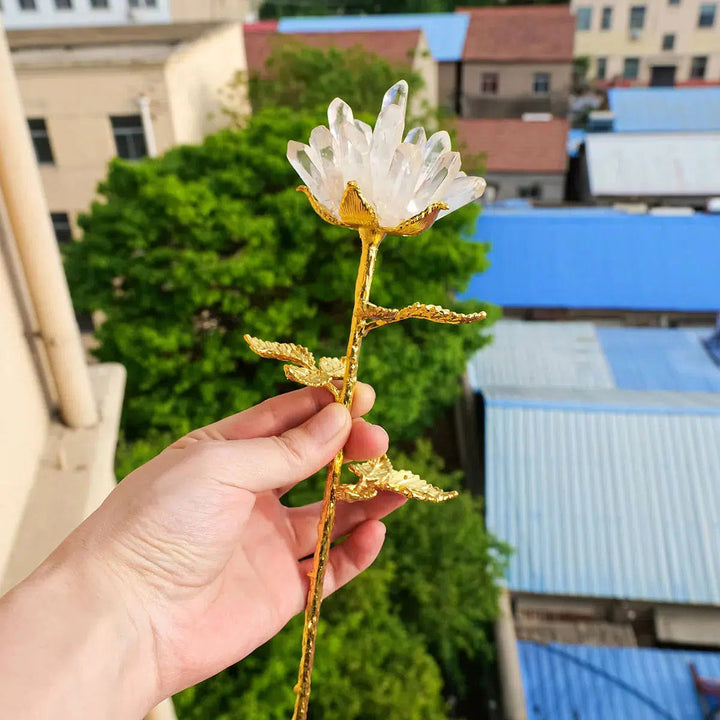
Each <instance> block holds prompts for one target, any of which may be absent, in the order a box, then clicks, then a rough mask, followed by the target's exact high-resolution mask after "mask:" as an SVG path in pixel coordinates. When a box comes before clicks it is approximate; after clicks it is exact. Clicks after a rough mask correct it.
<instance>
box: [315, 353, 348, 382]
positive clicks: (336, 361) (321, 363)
mask: <svg viewBox="0 0 720 720" xmlns="http://www.w3.org/2000/svg"><path fill="white" fill-rule="evenodd" d="M345 365H346V359H345V358H344V357H341V358H334V357H323V358H320V360H318V367H319V368H320V369H321V370H323V371H324V372H326V373H327V374H328V375H329V376H330V377H333V378H343V377H345Z"/></svg>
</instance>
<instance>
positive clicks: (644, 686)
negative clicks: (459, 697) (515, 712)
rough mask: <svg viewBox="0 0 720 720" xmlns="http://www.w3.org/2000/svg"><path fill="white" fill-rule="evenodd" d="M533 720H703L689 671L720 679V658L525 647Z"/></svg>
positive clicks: (524, 667) (522, 662)
mask: <svg viewBox="0 0 720 720" xmlns="http://www.w3.org/2000/svg"><path fill="white" fill-rule="evenodd" d="M518 651H519V654H520V667H521V670H522V679H523V686H524V689H525V700H526V704H527V707H528V717H532V718H536V719H537V720H541V719H542V720H550V719H552V720H607V719H608V718H616V719H617V720H625V719H626V718H632V720H661V719H662V720H686V719H687V718H700V717H701V713H700V709H699V707H698V701H697V696H696V695H695V689H694V687H693V681H692V678H691V677H690V671H689V669H688V665H689V663H694V664H695V665H696V667H697V669H698V672H699V673H700V675H703V676H706V677H711V678H718V677H720V653H715V652H698V651H686V650H658V649H656V648H619V647H591V646H583V645H560V644H557V643H552V644H550V645H540V644H538V643H531V642H519V643H518Z"/></svg>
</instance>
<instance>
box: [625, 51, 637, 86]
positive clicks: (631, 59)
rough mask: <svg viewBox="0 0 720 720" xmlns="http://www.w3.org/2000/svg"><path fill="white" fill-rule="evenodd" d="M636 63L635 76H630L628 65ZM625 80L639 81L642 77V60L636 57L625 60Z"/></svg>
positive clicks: (632, 56)
mask: <svg viewBox="0 0 720 720" xmlns="http://www.w3.org/2000/svg"><path fill="white" fill-rule="evenodd" d="M630 62H634V63H635V73H634V74H633V75H628V73H627V69H628V63H630ZM622 76H623V80H637V79H638V78H639V77H640V58H639V57H638V56H636V55H631V56H629V57H626V58H624V59H623V74H622Z"/></svg>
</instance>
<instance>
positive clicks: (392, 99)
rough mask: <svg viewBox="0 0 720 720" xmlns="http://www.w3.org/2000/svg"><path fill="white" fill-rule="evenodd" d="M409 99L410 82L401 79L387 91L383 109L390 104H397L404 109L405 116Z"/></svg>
mask: <svg viewBox="0 0 720 720" xmlns="http://www.w3.org/2000/svg"><path fill="white" fill-rule="evenodd" d="M407 99H408V84H407V83H406V82H405V81H404V80H399V81H398V82H396V83H395V84H394V85H393V86H392V87H391V88H390V89H389V90H388V91H387V92H386V93H385V95H384V97H383V101H382V108H381V110H384V109H385V108H386V107H389V106H390V105H397V106H398V107H399V108H400V109H401V110H402V114H403V117H405V108H406V107H407Z"/></svg>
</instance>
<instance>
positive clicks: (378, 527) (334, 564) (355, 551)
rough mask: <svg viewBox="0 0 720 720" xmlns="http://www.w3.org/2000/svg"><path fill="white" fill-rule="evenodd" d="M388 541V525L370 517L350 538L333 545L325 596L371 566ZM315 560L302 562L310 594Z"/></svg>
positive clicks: (304, 578) (326, 578)
mask: <svg viewBox="0 0 720 720" xmlns="http://www.w3.org/2000/svg"><path fill="white" fill-rule="evenodd" d="M384 540H385V526H384V525H383V524H382V523H381V522H380V521H379V520H368V521H367V522H365V523H363V524H362V525H360V527H358V529H357V530H356V531H355V532H354V533H353V534H352V535H351V536H350V537H349V538H348V539H347V540H345V541H343V542H341V543H340V544H339V545H336V546H335V547H334V548H332V550H330V558H329V561H328V566H327V571H326V573H325V583H324V585H323V597H327V596H328V595H330V593H333V592H335V590H337V589H338V588H339V587H342V586H343V585H345V584H346V583H348V582H350V580H352V579H353V578H354V577H356V576H357V575H359V574H360V573H361V572H362V571H363V570H366V569H367V568H368V567H370V565H372V563H373V561H374V560H375V558H376V557H377V556H378V553H379V552H380V550H381V548H382V545H383V541H384ZM312 563H313V559H312V558H308V559H307V560H303V561H302V562H300V563H299V567H300V572H301V573H302V578H303V581H304V583H305V593H306V594H307V590H308V587H309V584H310V580H309V578H308V577H307V575H308V573H309V572H310V571H311V570H312Z"/></svg>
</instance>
